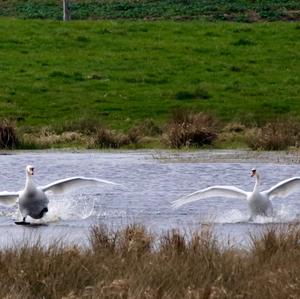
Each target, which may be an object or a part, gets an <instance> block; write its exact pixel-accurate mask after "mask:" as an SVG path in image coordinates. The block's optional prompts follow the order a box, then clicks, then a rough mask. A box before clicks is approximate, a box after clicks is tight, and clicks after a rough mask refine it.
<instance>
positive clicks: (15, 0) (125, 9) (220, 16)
mask: <svg viewBox="0 0 300 299" xmlns="http://www.w3.org/2000/svg"><path fill="white" fill-rule="evenodd" d="M69 2H70V5H69V6H70V9H71V14H72V18H73V19H87V18H94V19H116V18H119V19H120V18H121V19H145V18H147V19H161V18H164V19H170V18H173V19H193V18H197V19H199V18H201V19H206V20H230V21H243V22H245V21H247V22H253V21H254V22H255V21H259V20H268V21H274V20H299V19H300V11H299V10H300V3H299V1H297V0H260V1H253V0H231V1H224V0H197V1H195V0H188V1H187V0H176V1H172V0H160V1H155V0H139V1H135V0H70V1H69ZM0 15H2V16H13V17H18V18H29V19H32V18H42V19H59V20H61V19H62V1H60V0H10V1H6V0H0Z"/></svg>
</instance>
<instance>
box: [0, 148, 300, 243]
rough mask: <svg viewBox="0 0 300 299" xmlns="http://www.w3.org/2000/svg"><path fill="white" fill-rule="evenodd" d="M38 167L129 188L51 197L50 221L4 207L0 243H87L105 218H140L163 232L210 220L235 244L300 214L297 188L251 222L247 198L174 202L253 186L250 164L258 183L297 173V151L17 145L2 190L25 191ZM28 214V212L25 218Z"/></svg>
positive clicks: (2, 161) (47, 176) (38, 175)
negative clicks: (22, 220)
mask: <svg viewBox="0 0 300 299" xmlns="http://www.w3.org/2000/svg"><path fill="white" fill-rule="evenodd" d="M27 164H33V165H34V166H35V177H34V179H35V182H36V184H37V185H45V184H48V183H50V182H51V181H54V180H57V179H61V178H65V177H72V176H86V177H97V178H101V179H107V180H112V181H114V182H117V183H120V184H123V185H124V186H125V187H115V186H114V187H111V186H109V187H108V186H104V187H100V188H98V187H97V188H95V187H93V188H84V189H80V190H76V191H74V192H72V193H70V194H67V195H63V196H57V195H56V196H50V201H51V202H50V205H49V213H48V215H47V217H46V218H45V219H43V223H45V224H47V226H41V227H35V228H29V227H20V226H16V225H15V224H14V221H15V220H16V219H17V218H18V212H17V207H12V208H7V207H0V213H1V214H0V230H1V234H0V242H1V246H10V245H11V244H18V243H19V242H24V241H25V240H26V239H27V240H28V237H30V238H31V237H36V236H40V237H41V238H42V240H43V241H46V242H49V240H50V241H52V240H54V239H56V240H63V241H65V242H75V243H80V244H86V243H87V242H88V232H89V228H90V226H91V225H93V224H97V223H105V224H107V225H109V226H112V227H115V228H117V227H122V226H125V225H127V224H129V223H132V222H135V223H141V224H143V225H145V226H146V227H147V228H148V229H149V230H151V231H153V232H155V233H160V232H162V231H166V230H169V229H172V228H177V229H180V230H183V231H190V230H194V229H198V228H199V227H201V225H203V224H207V223H213V224H214V228H215V231H216V233H217V235H218V236H219V238H220V239H227V238H228V237H229V238H230V239H231V240H233V241H234V242H236V243H238V244H244V243H246V242H247V241H246V240H247V236H248V234H249V233H253V232H257V231H258V230H259V229H261V228H262V227H264V226H265V225H266V224H267V223H289V222H292V221H294V220H297V219H298V218H299V213H300V196H299V195H300V193H295V194H293V195H292V196H290V197H288V198H285V199H278V200H274V209H275V211H276V215H275V216H274V217H269V218H266V217H258V218H257V219H256V220H255V221H254V222H251V223H249V222H248V218H249V213H248V210H247V205H246V203H245V202H243V201H240V200H236V199H228V198H227V199H224V198H211V199H207V200H202V201H201V202H200V201H198V202H195V203H191V204H189V205H186V206H183V207H181V208H179V209H177V210H174V209H172V207H171V204H170V203H171V202H172V201H173V200H175V199H177V198H179V197H180V196H182V195H185V194H188V193H191V192H193V191H196V190H198V189H201V188H205V187H208V186H211V185H234V186H237V187H239V188H241V189H244V190H248V191H251V190H252V189H253V185H254V179H253V178H250V170H251V168H252V167H256V168H257V170H258V171H259V172H260V174H261V179H262V183H261V189H262V190H263V189H267V188H269V187H271V186H272V185H274V184H276V183H277V182H279V181H281V180H284V179H286V178H289V177H292V176H300V164H299V157H298V155H297V154H291V153H264V152H261V153H252V152H246V151H197V152H170V151H122V152H115V151H114V152H89V151H86V152H67V151H65V152H64V151H59V152H57V151H54V152H48V151H38V152H13V153H10V154H8V155H0V165H1V172H0V180H1V190H3V191H4V190H7V191H16V190H21V189H22V188H23V186H24V182H25V167H26V165H27ZM28 220H29V218H28Z"/></svg>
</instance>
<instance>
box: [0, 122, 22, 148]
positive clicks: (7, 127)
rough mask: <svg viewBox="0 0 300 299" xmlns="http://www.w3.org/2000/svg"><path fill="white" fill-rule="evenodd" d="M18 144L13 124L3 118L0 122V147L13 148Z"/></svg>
mask: <svg viewBox="0 0 300 299" xmlns="http://www.w3.org/2000/svg"><path fill="white" fill-rule="evenodd" d="M18 144H19V141H18V138H17V134H16V128H15V124H14V123H11V122H8V121H6V120H3V121H1V122H0V148H1V149H13V148H15V147H16V146H17V145H18Z"/></svg>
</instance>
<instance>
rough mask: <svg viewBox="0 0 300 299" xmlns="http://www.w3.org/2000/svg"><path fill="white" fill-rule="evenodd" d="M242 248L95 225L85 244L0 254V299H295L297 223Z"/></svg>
mask: <svg viewBox="0 0 300 299" xmlns="http://www.w3.org/2000/svg"><path fill="white" fill-rule="evenodd" d="M249 238H250V239H251V242H250V243H251V244H250V247H249V248H248V249H247V250H245V249H239V248H235V247H233V246H230V244H226V246H222V245H220V244H219V242H218V241H217V239H216V238H215V237H214V235H213V234H212V232H211V230H210V228H208V229H207V228H206V229H205V228H204V229H202V230H200V231H199V232H196V233H191V234H183V233H179V232H177V231H170V232H166V233H164V234H162V235H160V236H156V235H153V234H151V233H150V232H148V231H147V230H146V229H145V228H144V227H142V226H139V225H130V226H128V227H127V228H124V229H123V230H118V231H112V230H109V229H107V227H105V226H102V225H97V226H95V227H93V228H92V229H91V232H90V246H89V247H87V248H80V247H79V246H76V245H74V246H67V245H64V244H61V243H53V244H52V245H50V246H49V247H43V246H42V245H41V244H40V243H39V242H28V243H27V244H25V245H21V246H16V247H14V248H6V249H1V250H0V278H1V288H0V296H1V298H23V299H26V298H69V299H71V298H72V299H73V298H145V299H146V298H186V299H187V298H203V299H204V298H205V299H206V298H207V299H208V298H211V299H212V298H273V299H274V298H275V299H276V298H278V299H279V298H280V299H281V298H298V297H299V296H300V284H299V279H300V270H299V269H300V264H299V263H300V262H299V261H300V247H299V242H300V228H299V224H290V225H285V226H283V225H281V226H280V225H277V226H275V225H273V226H267V227H266V228H265V229H264V230H262V233H261V234H260V235H259V236H257V237H254V236H252V237H251V236H249Z"/></svg>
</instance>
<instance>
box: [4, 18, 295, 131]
mask: <svg viewBox="0 0 300 299" xmlns="http://www.w3.org/2000/svg"><path fill="white" fill-rule="evenodd" d="M299 37H300V26H299V25H298V24H294V23H272V24H270V23H269V24H252V25H246V24H232V23H202V22H200V23H199V22H196V21H195V22H188V23H181V22H172V21H171V22H167V21H161V22H143V21H139V22H121V21H118V22H116V21H114V22H111V21H102V22H87V21H81V22H71V23H68V24H64V23H61V22H55V21H47V22H45V21H22V20H12V19H1V21H0V64H1V65H0V66H1V68H0V100H1V102H0V105H1V106H0V116H1V117H2V118H4V117H9V118H12V119H17V120H18V121H19V124H20V125H22V124H28V125H38V126H41V125H46V124H51V123H62V122H64V121H66V120H72V119H73V120H74V119H78V117H84V116H91V115H92V116H95V117H99V118H101V119H102V120H103V121H104V122H105V123H108V124H110V125H111V126H112V127H114V128H117V129H121V128H126V127H129V126H130V125H132V124H133V123H134V122H135V121H136V120H142V119H144V118H153V119H155V120H157V121H159V122H162V121H164V120H165V119H166V117H167V116H168V115H169V113H170V110H172V109H173V108H177V107H182V106H184V107H190V108H193V109H194V110H196V111H202V110H204V111H210V112H212V113H215V114H216V116H218V117H219V118H221V119H223V120H225V121H229V120H232V119H236V120H240V121H242V122H245V121H256V122H259V123H261V122H264V121H265V120H266V119H271V118H275V117H277V116H282V115H285V114H294V115H296V116H298V115H300V113H299V112H300V101H299V94H300V84H299V83H300V78H299V74H300V51H299V49H300V38H299Z"/></svg>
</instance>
